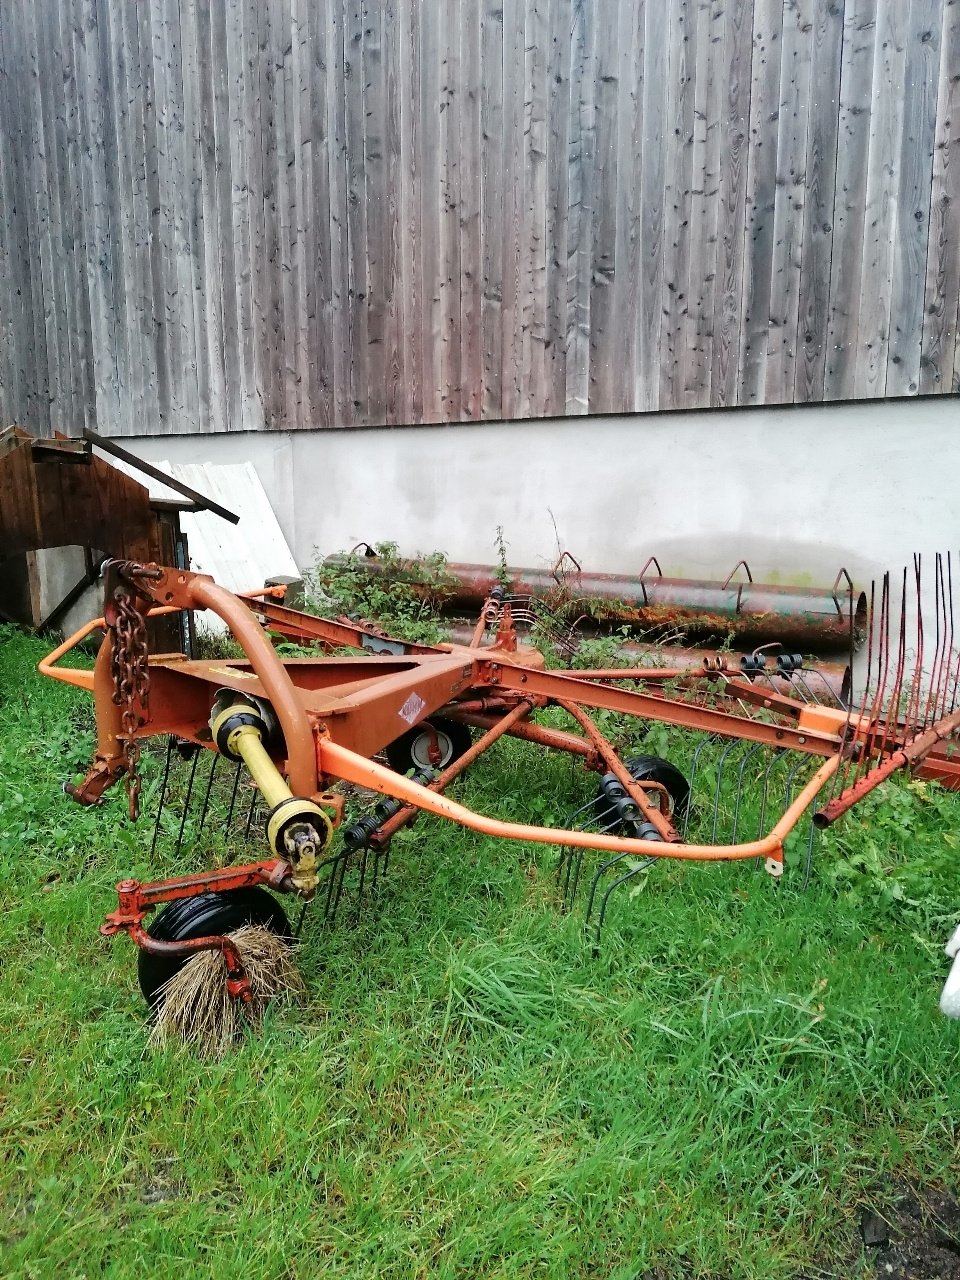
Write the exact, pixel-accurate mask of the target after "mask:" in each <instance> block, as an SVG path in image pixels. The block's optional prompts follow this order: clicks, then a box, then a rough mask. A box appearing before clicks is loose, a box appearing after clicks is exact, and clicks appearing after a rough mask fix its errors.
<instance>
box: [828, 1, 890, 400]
mask: <svg viewBox="0 0 960 1280" xmlns="http://www.w3.org/2000/svg"><path fill="white" fill-rule="evenodd" d="M878 2H879V0H848V2H847V6H846V9H845V12H844V20H843V45H842V48H841V52H840V112H839V120H838V129H837V169H836V175H835V179H834V205H833V230H832V235H831V247H832V254H831V263H830V301H829V318H828V321H827V352H826V361H825V367H824V383H823V394H824V399H837V400H840V399H850V398H852V397H853V395H854V391H855V383H856V375H857V357H858V353H859V333H860V279H861V274H862V262H863V248H864V227H865V220H866V211H867V170H868V166H869V159H870V120H871V105H872V101H873V92H874V91H873V69H874V44H875V41H876V31H877V5H878Z"/></svg>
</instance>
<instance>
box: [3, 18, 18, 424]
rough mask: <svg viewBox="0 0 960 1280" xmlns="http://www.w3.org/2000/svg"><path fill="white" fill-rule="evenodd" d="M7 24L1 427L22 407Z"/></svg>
mask: <svg viewBox="0 0 960 1280" xmlns="http://www.w3.org/2000/svg"><path fill="white" fill-rule="evenodd" d="M3 26H4V20H3V16H2V14H0V120H3V121H4V122H5V124H6V127H5V128H2V129H0V206H2V208H3V210H4V217H2V218H0V423H10V422H13V421H14V418H15V416H16V409H17V406H19V404H20V387H19V385H18V383H17V376H16V347H15V343H16V322H15V319H14V315H15V310H16V301H15V296H14V284H13V282H14V263H13V257H14V254H15V252H16V250H15V249H14V246H13V244H12V242H11V241H12V236H11V223H12V219H11V217H10V213H11V203H12V202H8V196H7V192H8V172H9V170H10V168H11V165H12V156H11V144H12V142H13V138H12V130H11V129H10V126H9V121H10V119H11V110H10V107H9V105H8V103H9V93H10V79H11V74H10V68H9V67H8V66H7V63H6V59H5V48H4V38H3Z"/></svg>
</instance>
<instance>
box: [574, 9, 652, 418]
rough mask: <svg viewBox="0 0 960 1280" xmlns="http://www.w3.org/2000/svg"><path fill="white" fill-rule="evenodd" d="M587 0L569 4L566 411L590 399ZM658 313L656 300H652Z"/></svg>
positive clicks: (592, 57)
mask: <svg viewBox="0 0 960 1280" xmlns="http://www.w3.org/2000/svg"><path fill="white" fill-rule="evenodd" d="M593 13H594V11H593V8H592V6H591V5H589V4H588V3H587V0H571V4H570V143H569V150H568V160H567V334H566V345H565V354H566V412H567V413H568V414H570V415H579V414H585V413H587V412H588V411H589V401H590V271H591V264H592V261H593V205H594V165H595V157H596V109H595V103H596V90H597V77H596V45H595V34H596V22H595V19H594V16H593ZM657 310H658V314H659V298H658V299H657Z"/></svg>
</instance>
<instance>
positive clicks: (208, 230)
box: [187, 0, 227, 431]
mask: <svg viewBox="0 0 960 1280" xmlns="http://www.w3.org/2000/svg"><path fill="white" fill-rule="evenodd" d="M187 7H188V9H191V8H192V9H193V10H194V12H193V17H194V21H195V26H194V36H195V48H196V51H197V65H196V72H197V80H196V100H195V101H196V115H197V121H198V125H199V132H198V135H197V136H198V139H199V147H198V152H197V161H198V174H197V177H198V183H197V186H198V191H197V195H198V196H199V204H198V208H197V223H198V226H197V231H198V235H197V250H198V257H199V262H198V268H199V276H200V280H201V290H202V294H203V298H204V311H205V316H204V324H203V326H202V327H201V328H200V341H201V342H202V343H204V345H205V348H206V369H207V373H208V377H209V396H210V399H209V417H208V418H207V422H206V428H205V429H206V430H207V431H223V430H225V429H226V424H227V403H226V399H227V396H226V376H225V369H224V359H223V353H224V324H223V284H222V279H221V277H222V273H223V259H222V257H221V255H220V245H219V220H218V216H217V209H218V174H217V120H216V86H215V83H214V76H213V75H212V73H211V66H210V58H211V47H212V39H213V37H212V31H211V27H212V13H211V11H210V8H209V7H208V6H207V5H205V4H203V3H199V4H197V5H196V6H195V8H194V6H193V0H190V3H188V6H187Z"/></svg>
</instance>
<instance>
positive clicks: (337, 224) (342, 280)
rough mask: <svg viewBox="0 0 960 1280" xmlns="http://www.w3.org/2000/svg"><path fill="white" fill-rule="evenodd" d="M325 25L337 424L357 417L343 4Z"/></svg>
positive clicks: (334, 9) (346, 423)
mask: <svg viewBox="0 0 960 1280" xmlns="http://www.w3.org/2000/svg"><path fill="white" fill-rule="evenodd" d="M328 12H329V19H330V20H329V23H328V26H327V38H328V46H327V48H328V51H327V68H328V75H327V120H328V122H329V129H330V145H329V148H328V153H329V158H330V290H331V299H332V303H331V330H332V341H333V403H334V423H335V425H336V426H350V425H351V424H352V423H353V422H354V421H355V420H356V411H355V410H354V407H353V399H352V394H351V382H350V376H351V375H350V349H349V340H350V334H349V317H350V299H349V292H350V285H349V280H348V272H347V239H348V237H347V223H348V216H347V122H346V76H345V74H344V66H345V61H346V43H345V30H346V23H345V17H344V11H343V6H342V5H341V4H340V3H339V2H338V3H335V4H332V5H331V6H330V9H329V11H328Z"/></svg>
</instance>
